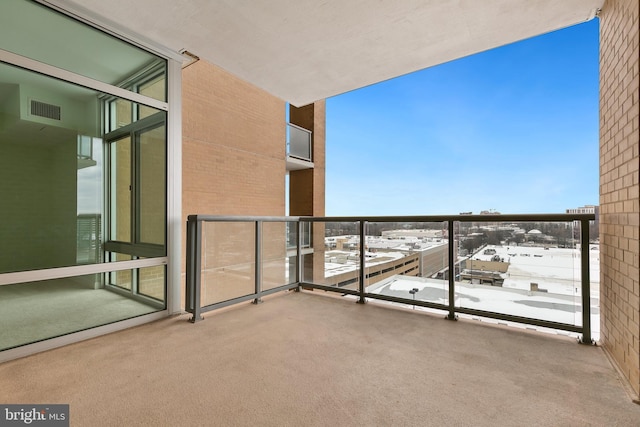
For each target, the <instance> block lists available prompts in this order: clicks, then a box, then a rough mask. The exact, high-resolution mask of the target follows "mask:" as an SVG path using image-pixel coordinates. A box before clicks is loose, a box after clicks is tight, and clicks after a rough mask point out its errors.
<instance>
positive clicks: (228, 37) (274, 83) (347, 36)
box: [49, 0, 604, 106]
mask: <svg viewBox="0 0 640 427" xmlns="http://www.w3.org/2000/svg"><path fill="white" fill-rule="evenodd" d="M49 2H50V3H53V4H56V5H59V6H61V7H62V8H67V9H69V10H73V11H76V12H77V11H81V12H83V11H84V12H85V13H81V14H86V12H87V11H88V12H89V15H90V16H99V17H104V18H106V19H107V20H108V21H110V22H112V23H115V24H116V25H117V26H120V27H121V28H125V29H127V30H128V31H129V32H130V33H136V34H138V35H141V36H143V38H146V39H150V40H153V41H155V42H156V43H158V44H161V45H163V46H165V47H167V48H169V49H171V50H173V51H175V52H178V51H181V50H182V49H186V50H188V51H189V52H191V53H193V54H195V55H197V56H199V57H200V58H201V59H204V60H206V61H208V62H211V63H213V64H216V65H218V66H220V67H221V68H223V69H225V70H227V71H229V72H231V73H232V74H234V75H236V76H238V77H240V78H242V79H244V80H246V81H248V82H250V83H253V84H254V85H256V86H258V87H260V88H262V89H264V90H266V91H267V92H270V93H271V94H273V95H275V96H277V97H279V98H281V99H284V100H286V101H289V102H290V103H292V104H294V105H297V106H301V105H305V104H308V103H310V102H313V101H316V100H319V99H324V98H328V97H331V96H334V95H338V94H340V93H344V92H348V91H351V90H354V89H357V88H360V87H364V86H367V85H370V84H374V83H377V82H380V81H383V80H387V79H390V78H393V77H397V76H400V75H403V74H407V73H410V72H413V71H417V70H421V69H424V68H427V67H430V66H433V65H437V64H441V63H443V62H447V61H451V60H453V59H457V58H460V57H464V56H467V55H471V54H473V53H477V52H481V51H484V50H488V49H491V48H494V47H498V46H502V45H505V44H509V43H512V42H515V41H518V40H523V39H526V38H529V37H533V36H536V35H539V34H544V33H547V32H550V31H554V30H557V29H560V28H565V27H568V26H571V25H574V24H577V23H581V22H584V21H587V20H589V19H590V18H593V16H594V15H595V12H596V10H597V9H598V8H600V7H602V4H603V3H604V0H269V1H257V0H135V1H132V0H110V1H104V0H81V1H80V0H49ZM79 5H81V6H79Z"/></svg>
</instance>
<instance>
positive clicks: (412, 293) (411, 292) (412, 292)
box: [409, 288, 420, 310]
mask: <svg viewBox="0 0 640 427" xmlns="http://www.w3.org/2000/svg"><path fill="white" fill-rule="evenodd" d="M419 290H420V289H418V288H413V289H411V290H410V291H409V293H410V294H411V295H413V309H414V310H415V309H416V304H415V301H416V292H418V291H419Z"/></svg>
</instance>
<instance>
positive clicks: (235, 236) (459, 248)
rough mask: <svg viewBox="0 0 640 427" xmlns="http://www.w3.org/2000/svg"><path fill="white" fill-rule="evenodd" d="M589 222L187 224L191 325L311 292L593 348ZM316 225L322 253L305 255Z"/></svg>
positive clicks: (487, 218)
mask: <svg viewBox="0 0 640 427" xmlns="http://www.w3.org/2000/svg"><path fill="white" fill-rule="evenodd" d="M593 219H594V215H592V214H535V215H445V216H411V217H408V216H405V217H220V216H207V215H190V216H189V218H188V222H187V280H186V307H185V308H186V310H187V311H188V312H189V313H192V314H193V317H192V318H191V320H192V321H193V322H195V321H198V320H200V319H201V315H202V313H204V312H207V311H210V310H214V309H216V308H221V307H225V306H228V305H231V304H235V303H239V302H242V301H248V300H254V302H255V303H258V302H260V299H261V297H262V296H265V295H268V294H271V293H274V292H278V291H282V290H290V289H296V290H300V289H301V288H311V289H320V290H325V291H329V292H339V293H341V294H342V295H343V296H352V297H355V298H356V300H357V301H358V302H360V303H364V302H366V300H367V299H372V300H381V301H386V302H388V303H392V304H403V305H410V306H413V307H414V308H416V307H418V308H420V309H423V310H442V311H444V312H446V318H447V319H450V320H454V319H456V316H457V314H464V315H470V316H473V317H483V318H492V319H497V320H499V321H509V322H516V323H520V324H525V325H535V326H540V327H546V328H551V329H555V330H563V331H569V332H574V333H578V334H581V335H582V337H581V342H583V343H592V330H591V313H592V310H594V312H595V311H596V310H597V308H596V309H594V308H593V306H592V304H591V298H592V295H591V278H590V274H591V273H590V265H591V263H590V258H591V257H592V256H593V257H594V258H596V256H597V254H598V253H599V252H596V251H593V250H592V249H597V247H596V246H595V245H590V244H589V221H590V220H593ZM312 224H314V226H313V227H314V233H316V234H317V233H320V232H321V231H322V230H324V235H325V236H326V237H325V242H324V244H322V245H320V244H319V242H316V243H315V244H314V245H313V251H312V252H311V253H303V246H304V236H305V231H304V230H305V229H309V228H308V227H310V226H311V225H312ZM575 224H579V227H576V226H575ZM391 230H395V231H391ZM309 234H310V233H307V234H306V235H309ZM391 236H395V237H391ZM361 242H364V245H361ZM294 245H295V252H293V253H292V247H293V246H294ZM362 246H364V250H361V248H362ZM594 265H595V266H597V261H596V260H595V259H594ZM593 298H594V301H595V300H596V299H597V295H594V296H593ZM595 305H597V304H595Z"/></svg>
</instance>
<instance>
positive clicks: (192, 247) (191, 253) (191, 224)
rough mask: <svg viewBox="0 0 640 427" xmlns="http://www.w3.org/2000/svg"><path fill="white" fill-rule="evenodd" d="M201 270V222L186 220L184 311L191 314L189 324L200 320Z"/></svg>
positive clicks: (193, 217) (193, 219)
mask: <svg viewBox="0 0 640 427" xmlns="http://www.w3.org/2000/svg"><path fill="white" fill-rule="evenodd" d="M201 268H202V221H200V220H198V218H197V216H195V215H194V216H189V218H188V219H187V271H186V273H187V277H186V281H185V283H186V287H187V289H186V290H185V291H186V295H185V296H186V298H185V299H186V305H187V307H185V309H186V311H187V312H189V313H191V314H193V316H192V317H191V319H189V321H190V322H191V323H195V322H198V321H200V320H202V319H203V318H202V314H201V311H200V308H201V304H200V296H201Z"/></svg>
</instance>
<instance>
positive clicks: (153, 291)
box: [138, 265, 165, 301]
mask: <svg viewBox="0 0 640 427" xmlns="http://www.w3.org/2000/svg"><path fill="white" fill-rule="evenodd" d="M139 282H140V283H139V285H138V293H140V294H141V295H145V296H148V297H150V298H153V299H156V300H159V301H164V295H165V292H164V289H165V267H164V266H163V265H159V266H156V267H148V268H141V269H140V271H139Z"/></svg>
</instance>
